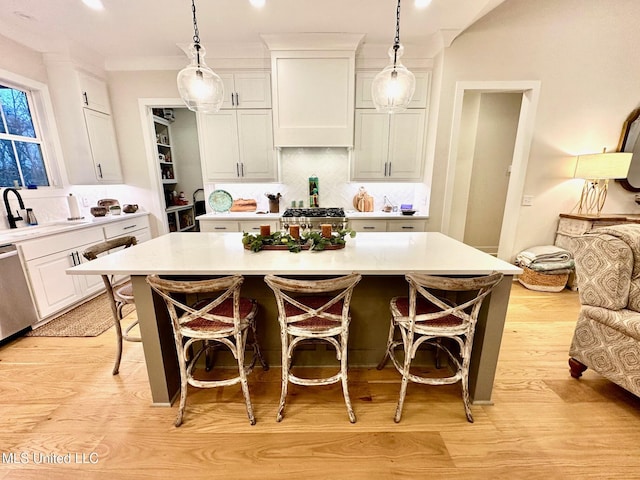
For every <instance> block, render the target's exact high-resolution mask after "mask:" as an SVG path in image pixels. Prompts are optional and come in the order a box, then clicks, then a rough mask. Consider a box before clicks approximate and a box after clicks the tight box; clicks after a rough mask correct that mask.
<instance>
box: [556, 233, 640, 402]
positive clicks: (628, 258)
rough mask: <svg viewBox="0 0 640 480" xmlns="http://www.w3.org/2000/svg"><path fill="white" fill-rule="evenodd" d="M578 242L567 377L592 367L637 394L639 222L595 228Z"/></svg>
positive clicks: (639, 377)
mask: <svg viewBox="0 0 640 480" xmlns="http://www.w3.org/2000/svg"><path fill="white" fill-rule="evenodd" d="M576 244H577V248H576V251H575V252H574V255H575V263H576V275H577V278H578V291H579V295H580V304H581V308H580V314H579V316H578V322H577V324H576V329H575V332H574V335H573V341H572V342H571V348H570V350H569V355H570V357H571V358H570V359H569V366H570V369H571V376H573V377H574V378H579V377H580V376H581V375H582V372H584V371H585V370H586V369H587V368H591V369H593V370H595V371H596V372H598V373H599V374H600V375H602V376H604V377H606V378H608V379H609V380H611V381H612V382H614V383H616V384H618V385H619V386H621V387H623V388H625V389H626V390H628V391H630V392H631V393H633V394H635V395H637V396H640V225H638V224H625V225H615V226H611V227H601V228H597V229H594V230H592V231H591V232H589V233H587V234H584V235H582V236H581V237H579V238H578V239H577V240H576Z"/></svg>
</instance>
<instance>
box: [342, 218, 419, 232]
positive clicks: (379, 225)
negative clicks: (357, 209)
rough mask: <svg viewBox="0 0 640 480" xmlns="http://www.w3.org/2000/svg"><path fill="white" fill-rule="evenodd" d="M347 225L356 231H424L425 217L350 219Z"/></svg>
mask: <svg viewBox="0 0 640 480" xmlns="http://www.w3.org/2000/svg"><path fill="white" fill-rule="evenodd" d="M349 227H350V228H351V229H352V230H355V231H356V232H426V231H427V220H425V219H419V218H416V219H400V218H398V219H390V220H381V219H371V220H368V219H363V218H358V219H350V220H349Z"/></svg>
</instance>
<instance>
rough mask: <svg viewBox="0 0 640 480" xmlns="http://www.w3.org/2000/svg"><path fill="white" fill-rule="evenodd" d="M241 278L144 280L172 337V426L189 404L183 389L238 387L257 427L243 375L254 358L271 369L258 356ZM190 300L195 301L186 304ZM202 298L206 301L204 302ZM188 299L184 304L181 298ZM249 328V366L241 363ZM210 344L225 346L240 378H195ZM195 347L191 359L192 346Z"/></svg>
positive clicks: (253, 306) (251, 305)
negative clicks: (165, 314) (176, 393)
mask: <svg viewBox="0 0 640 480" xmlns="http://www.w3.org/2000/svg"><path fill="white" fill-rule="evenodd" d="M243 280H244V278H243V277H242V276H241V275H231V276H228V277H223V278H216V279H213V280H194V281H187V280H165V279H161V278H160V277H158V276H157V275H150V276H148V277H147V283H148V284H149V285H150V286H151V288H152V289H153V290H154V291H156V292H157V293H158V294H159V295H160V296H161V297H162V298H163V299H164V300H165V302H166V304H167V308H168V310H169V316H170V318H171V323H172V325H173V333H174V339H175V344H176V350H177V352H178V364H179V367H180V408H179V410H178V417H177V419H176V427H179V426H180V425H181V424H182V419H183V416H184V409H185V405H186V403H187V385H192V386H194V387H199V388H214V387H224V386H229V385H235V384H237V383H240V384H241V387H242V393H243V395H244V400H245V403H246V406H247V415H248V416H249V422H250V423H251V425H255V423H256V419H255V417H254V415H253V407H252V405H251V398H250V397H249V386H248V384H247V375H248V374H249V373H250V372H251V370H252V369H253V367H254V365H255V362H256V359H259V360H260V363H261V364H262V366H263V368H264V369H265V370H267V369H268V368H269V367H268V365H267V363H266V362H265V361H264V359H263V358H262V353H261V352H260V347H259V345H258V341H257V338H256V326H255V316H256V313H257V311H258V305H257V303H256V301H255V300H254V299H250V298H244V297H241V296H240V287H241V285H242V282H243ZM190 296H197V297H198V298H200V299H198V300H197V301H196V302H195V303H193V304H192V305H189V304H187V303H186V302H187V301H188V299H189V297H190ZM202 297H205V298H202ZM185 298H187V300H184V299H185ZM249 330H250V331H251V332H252V334H253V341H252V347H253V358H252V360H251V363H250V364H249V365H248V366H245V364H244V351H245V347H246V344H247V336H248V332H249ZM213 345H218V346H224V347H226V348H228V349H229V350H230V351H231V353H232V354H233V356H234V358H235V359H236V360H237V363H238V376H236V377H233V378H229V379H225V380H199V379H196V378H194V376H193V370H194V367H195V366H196V363H197V362H198V359H199V358H200V356H201V355H202V354H203V353H204V352H205V351H207V349H209V348H213ZM194 346H199V349H198V351H197V352H196V353H195V354H194V355H190V351H191V347H194Z"/></svg>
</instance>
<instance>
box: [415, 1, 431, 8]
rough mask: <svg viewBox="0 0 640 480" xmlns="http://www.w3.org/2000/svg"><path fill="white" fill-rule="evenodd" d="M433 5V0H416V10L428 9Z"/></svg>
mask: <svg viewBox="0 0 640 480" xmlns="http://www.w3.org/2000/svg"><path fill="white" fill-rule="evenodd" d="M430 3H431V0H416V8H426V7H428V6H429V4H430Z"/></svg>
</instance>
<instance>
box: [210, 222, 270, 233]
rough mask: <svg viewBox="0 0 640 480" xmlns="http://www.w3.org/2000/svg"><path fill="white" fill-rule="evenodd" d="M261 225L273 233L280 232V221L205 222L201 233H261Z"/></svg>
mask: <svg viewBox="0 0 640 480" xmlns="http://www.w3.org/2000/svg"><path fill="white" fill-rule="evenodd" d="M261 225H269V227H270V228H271V232H275V231H277V230H278V228H279V226H278V220H206V219H205V220H203V219H200V231H201V232H248V233H255V232H260V226H261Z"/></svg>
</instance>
